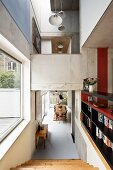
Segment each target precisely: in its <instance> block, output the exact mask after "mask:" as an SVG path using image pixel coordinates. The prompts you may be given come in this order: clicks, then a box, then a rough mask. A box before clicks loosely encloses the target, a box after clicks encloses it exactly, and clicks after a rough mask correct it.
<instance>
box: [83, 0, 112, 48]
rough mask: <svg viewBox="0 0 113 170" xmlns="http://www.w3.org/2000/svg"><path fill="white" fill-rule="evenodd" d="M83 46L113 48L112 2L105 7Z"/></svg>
mask: <svg viewBox="0 0 113 170" xmlns="http://www.w3.org/2000/svg"><path fill="white" fill-rule="evenodd" d="M89 22H90V21H89ZM83 47H92V48H98V47H110V48H113V2H112V3H111V4H110V6H109V7H108V8H107V10H106V11H105V13H104V15H103V16H102V17H101V19H100V21H99V22H98V23H97V25H96V26H95V28H94V30H93V31H92V33H91V35H90V36H89V38H88V39H87V40H86V42H85V43H84V45H83Z"/></svg>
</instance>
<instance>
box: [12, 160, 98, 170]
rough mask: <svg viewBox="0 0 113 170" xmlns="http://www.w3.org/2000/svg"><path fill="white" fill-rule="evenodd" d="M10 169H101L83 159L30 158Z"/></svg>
mask: <svg viewBox="0 0 113 170" xmlns="http://www.w3.org/2000/svg"><path fill="white" fill-rule="evenodd" d="M10 170H99V168H95V167H93V166H92V165H89V164H88V163H85V162H83V161H82V160H79V159H77V160H71V159H70V160H68V159H67V160H30V161H28V162H26V163H24V164H22V165H20V166H17V167H16V168H11V169H10Z"/></svg>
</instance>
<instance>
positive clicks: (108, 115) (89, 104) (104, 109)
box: [82, 100, 113, 120]
mask: <svg viewBox="0 0 113 170" xmlns="http://www.w3.org/2000/svg"><path fill="white" fill-rule="evenodd" d="M82 102H84V103H86V104H87V105H88V106H91V107H92V108H93V109H95V110H96V111H97V112H100V113H102V114H104V115H105V116H107V117H108V118H109V119H112V120H113V114H112V113H111V111H110V110H109V109H108V108H98V107H95V106H94V105H93V104H92V103H91V102H88V101H85V100H82Z"/></svg>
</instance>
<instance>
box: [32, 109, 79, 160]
mask: <svg viewBox="0 0 113 170" xmlns="http://www.w3.org/2000/svg"><path fill="white" fill-rule="evenodd" d="M53 114H54V112H53V108H52V109H50V112H49V114H48V115H47V116H46V117H45V118H44V121H43V123H45V124H46V123H47V124H48V131H49V132H48V139H47V141H46V148H45V149H44V147H43V140H42V139H40V140H39V142H38V148H37V150H36V151H35V152H34V154H33V157H32V159H79V155H78V152H77V149H76V146H75V144H74V143H73V140H72V137H71V124H70V122H69V121H67V122H63V121H53Z"/></svg>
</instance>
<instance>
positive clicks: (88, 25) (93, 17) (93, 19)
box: [80, 0, 112, 47]
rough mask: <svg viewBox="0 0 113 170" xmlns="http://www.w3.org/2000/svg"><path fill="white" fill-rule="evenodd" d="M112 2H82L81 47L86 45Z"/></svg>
mask: <svg viewBox="0 0 113 170" xmlns="http://www.w3.org/2000/svg"><path fill="white" fill-rule="evenodd" d="M111 1H112V0H99V1H98V0H95V1H91V0H80V46H81V47H82V45H83V44H84V43H85V41H86V40H87V38H88V37H89V35H90V34H91V32H92V31H93V29H94V27H95V25H96V24H97V22H98V21H99V19H100V18H101V16H102V15H103V13H104V11H105V10H106V8H107V7H108V5H109V4H110V2H111Z"/></svg>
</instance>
